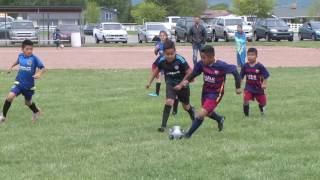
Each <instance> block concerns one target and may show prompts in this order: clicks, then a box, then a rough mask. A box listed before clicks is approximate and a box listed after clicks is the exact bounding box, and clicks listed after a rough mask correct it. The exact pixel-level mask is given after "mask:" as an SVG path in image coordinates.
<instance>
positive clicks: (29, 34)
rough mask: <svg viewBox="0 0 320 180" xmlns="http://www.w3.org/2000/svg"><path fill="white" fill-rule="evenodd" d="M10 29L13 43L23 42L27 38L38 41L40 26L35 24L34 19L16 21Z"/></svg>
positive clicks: (10, 37)
mask: <svg viewBox="0 0 320 180" xmlns="http://www.w3.org/2000/svg"><path fill="white" fill-rule="evenodd" d="M8 29H9V39H10V40H11V43H17V42H22V41H24V40H26V39H29V40H31V41H33V42H35V43H38V28H35V27H34V26H33V23H32V21H14V22H12V24H11V27H9V28H8Z"/></svg>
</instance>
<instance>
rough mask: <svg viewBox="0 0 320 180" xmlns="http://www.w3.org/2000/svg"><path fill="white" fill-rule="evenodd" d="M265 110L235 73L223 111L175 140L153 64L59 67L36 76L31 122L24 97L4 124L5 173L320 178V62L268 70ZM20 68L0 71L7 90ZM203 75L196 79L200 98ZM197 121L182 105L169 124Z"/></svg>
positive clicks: (1, 172) (0, 139) (195, 95)
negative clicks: (220, 125) (155, 87)
mask: <svg viewBox="0 0 320 180" xmlns="http://www.w3.org/2000/svg"><path fill="white" fill-rule="evenodd" d="M270 71H271V79H270V81H269V89H268V100H269V103H268V107H267V115H266V117H265V118H261V117H260V115H259V113H258V107H257V104H256V103H252V104H251V109H250V110H251V117H250V118H247V119H244V118H243V115H242V96H237V95H236V94H235V92H234V83H233V80H232V79H233V78H232V76H228V82H227V86H226V93H225V96H224V98H223V100H222V103H221V104H220V105H219V107H218V109H217V112H218V113H221V114H223V115H225V116H226V117H227V120H226V123H225V130H224V131H223V132H222V133H218V132H217V128H216V123H215V122H213V121H212V120H210V119H206V120H205V122H204V123H203V125H202V127H200V129H199V130H198V131H197V132H196V133H195V134H194V136H193V138H191V139H190V140H180V141H169V140H168V136H167V134H160V133H158V132H156V129H157V128H158V127H159V125H160V120H161V116H162V109H163V102H164V92H165V91H164V86H163V87H162V91H161V97H158V98H151V97H148V96H147V94H148V92H149V91H147V90H144V85H145V82H146V79H147V76H148V75H149V70H132V71H128V70H106V71H103V70H99V71H94V70H52V71H48V72H47V73H46V74H45V75H44V77H43V78H42V79H41V80H40V81H39V82H38V83H37V85H38V92H37V93H36V95H35V98H34V99H35V102H36V103H37V104H38V105H39V106H40V107H41V108H42V109H43V111H44V114H43V116H42V118H41V119H40V120H39V122H38V123H37V124H31V111H30V110H29V109H28V108H26V107H25V106H24V105H23V98H22V97H19V98H18V99H16V100H15V102H14V103H13V105H12V108H11V109H10V111H9V114H8V121H7V122H6V123H5V124H1V125H0V179H3V180H4V179H32V180H35V179H130V180H132V179H164V180H166V179H193V180H194V179H252V180H256V179H318V177H319V176H320V170H319V169H320V160H319V157H320V152H319V148H320V144H319V134H320V123H319V119H320V114H319V109H318V108H319V107H320V98H319V89H320V79H319V78H317V77H319V76H320V71H319V68H278V69H270ZM13 78H14V75H4V74H2V75H1V76H0V82H1V89H0V92H1V95H2V97H4V96H5V94H6V93H7V92H8V90H9V88H10V86H11V82H12V81H13ZM201 83H202V82H201V78H198V80H197V81H196V82H195V83H194V84H192V86H191V95H192V98H191V102H192V104H193V105H195V106H196V107H197V108H199V106H200V91H201ZM174 124H178V125H181V126H182V127H183V128H184V129H188V128H189V126H190V119H189V117H188V115H187V113H185V112H184V111H183V110H182V108H181V107H180V108H179V112H178V115H177V116H176V117H170V119H169V126H172V125H174Z"/></svg>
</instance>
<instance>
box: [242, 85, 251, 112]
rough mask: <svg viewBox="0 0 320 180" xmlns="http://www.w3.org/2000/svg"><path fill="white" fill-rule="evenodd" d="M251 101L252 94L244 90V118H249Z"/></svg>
mask: <svg viewBox="0 0 320 180" xmlns="http://www.w3.org/2000/svg"><path fill="white" fill-rule="evenodd" d="M252 99H253V95H252V93H250V92H249V91H246V90H245V91H244V93H243V113H244V115H245V116H246V117H248V116H249V109H250V106H249V102H250V100H252Z"/></svg>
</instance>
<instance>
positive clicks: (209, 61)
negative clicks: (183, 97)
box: [183, 46, 241, 138]
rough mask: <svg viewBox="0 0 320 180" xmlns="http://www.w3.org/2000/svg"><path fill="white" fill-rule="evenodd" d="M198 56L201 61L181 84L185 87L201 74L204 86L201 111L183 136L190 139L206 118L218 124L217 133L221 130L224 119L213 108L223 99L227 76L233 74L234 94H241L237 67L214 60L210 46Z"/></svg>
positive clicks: (204, 48) (203, 49) (213, 53)
mask: <svg viewBox="0 0 320 180" xmlns="http://www.w3.org/2000/svg"><path fill="white" fill-rule="evenodd" d="M200 56H201V59H202V60H201V61H199V62H198V63H197V64H196V66H195V68H194V69H193V72H192V74H191V75H190V76H188V77H187V78H186V79H185V80H184V81H183V84H184V85H187V84H188V83H189V82H190V81H192V80H193V79H194V78H195V77H197V76H199V75H200V74H201V73H203V81H204V84H203V88H202V109H201V110H200V111H199V112H198V113H197V115H196V118H195V120H194V121H193V123H192V126H191V128H190V129H189V131H188V132H187V133H186V134H185V137H186V138H190V137H191V136H192V134H193V133H194V132H195V131H196V130H197V129H198V128H199V127H200V126H201V124H202V122H203V120H204V118H205V117H206V116H208V117H209V118H211V119H213V120H216V121H217V122H218V129H219V131H222V130H223V123H224V119H225V117H223V116H221V115H219V114H217V113H216V112H215V108H216V107H217V106H218V104H219V102H220V101H221V99H222V97H223V94H224V84H225V81H226V75H227V74H233V76H234V79H235V86H236V93H237V94H240V93H241V89H240V85H241V80H240V75H239V73H238V71H237V66H235V65H230V64H227V63H225V62H223V61H220V60H216V59H215V52H214V48H213V47H211V46H205V47H203V48H202V49H201V50H200Z"/></svg>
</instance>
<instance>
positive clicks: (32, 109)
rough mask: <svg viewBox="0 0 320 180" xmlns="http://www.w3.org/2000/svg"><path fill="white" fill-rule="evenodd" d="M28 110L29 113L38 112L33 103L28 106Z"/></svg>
mask: <svg viewBox="0 0 320 180" xmlns="http://www.w3.org/2000/svg"><path fill="white" fill-rule="evenodd" d="M29 108H30V109H31V111H32V112H33V113H37V112H39V109H38V108H37V106H36V104H35V103H34V102H33V103H32V104H31V105H30V106H29Z"/></svg>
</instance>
